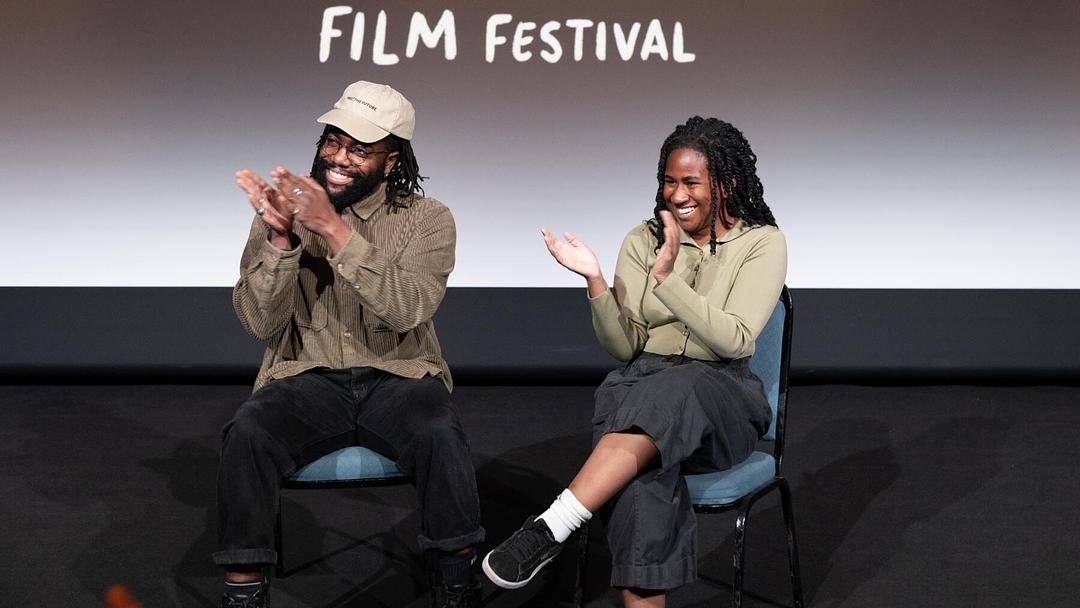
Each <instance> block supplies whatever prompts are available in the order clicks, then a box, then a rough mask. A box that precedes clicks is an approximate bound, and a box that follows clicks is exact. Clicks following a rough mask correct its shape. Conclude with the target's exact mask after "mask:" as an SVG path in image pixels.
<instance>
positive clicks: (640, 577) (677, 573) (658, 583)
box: [611, 556, 697, 589]
mask: <svg viewBox="0 0 1080 608" xmlns="http://www.w3.org/2000/svg"><path fill="white" fill-rule="evenodd" d="M696 580H697V556H690V557H686V558H683V559H680V560H674V561H670V562H665V563H663V564H653V565H648V566H623V565H619V564H612V566H611V586H612V587H623V588H632V589H674V588H676V587H681V586H683V585H685V584H687V583H692V582H694V581H696Z"/></svg>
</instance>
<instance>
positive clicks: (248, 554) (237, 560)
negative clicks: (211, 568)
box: [214, 549, 277, 567]
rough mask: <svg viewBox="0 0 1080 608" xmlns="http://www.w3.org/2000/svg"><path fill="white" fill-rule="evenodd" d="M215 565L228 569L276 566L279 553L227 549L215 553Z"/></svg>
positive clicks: (269, 550)
mask: <svg viewBox="0 0 1080 608" xmlns="http://www.w3.org/2000/svg"><path fill="white" fill-rule="evenodd" d="M214 563H215V564H217V565H219V566H226V567H228V566H248V565H252V566H254V565H269V564H276V563H277V552H276V551H274V550H273V549H226V550H225V551H217V552H215V553H214Z"/></svg>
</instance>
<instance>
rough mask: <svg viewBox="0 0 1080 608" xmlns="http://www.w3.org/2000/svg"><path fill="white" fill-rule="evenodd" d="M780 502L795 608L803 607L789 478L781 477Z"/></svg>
mask: <svg viewBox="0 0 1080 608" xmlns="http://www.w3.org/2000/svg"><path fill="white" fill-rule="evenodd" d="M780 502H781V505H783V509H784V528H785V530H786V531H787V548H788V566H789V568H790V576H791V598H792V605H793V606H794V607H795V608H802V607H803V605H804V604H803V590H802V572H801V571H800V570H799V548H798V544H797V543H796V540H795V509H794V507H793V506H792V504H791V489H790V488H789V487H788V483H787V479H783V478H781V479H780Z"/></svg>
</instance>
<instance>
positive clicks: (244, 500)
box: [214, 367, 484, 567]
mask: <svg viewBox="0 0 1080 608" xmlns="http://www.w3.org/2000/svg"><path fill="white" fill-rule="evenodd" d="M358 440H361V441H362V443H363V444H364V445H367V446H369V447H371V448H373V449H375V450H377V451H379V452H381V453H383V454H385V455H386V456H387V457H388V458H393V459H394V460H395V461H396V462H397V466H398V468H399V469H400V470H401V471H402V472H403V473H405V474H406V475H408V476H409V477H410V478H411V479H412V480H413V483H414V484H415V485H416V490H417V494H418V495H419V503H420V522H421V530H420V535H419V542H420V549H421V550H429V549H438V550H441V551H457V550H460V549H463V548H465V547H469V546H473V545H477V544H479V543H480V542H482V541H483V539H484V529H483V528H482V527H481V526H480V501H479V498H478V497H477V492H476V473H475V472H474V471H473V466H472V460H471V459H470V457H469V443H468V439H467V437H466V436H465V431H464V430H463V429H462V427H461V423H460V421H459V420H458V416H457V413H456V411H455V410H454V408H453V406H452V405H451V403H450V393H449V392H448V391H447V390H446V386H445V385H444V384H443V383H442V382H441V381H440V380H438V379H436V378H433V377H431V376H426V377H424V378H420V379H411V378H402V377H399V376H394V375H393V374H389V373H387V372H383V371H380V370H376V369H372V368H366V367H361V368H353V369H336V370H330V369H316V370H312V371H309V372H305V373H303V374H300V375H298V376H293V377H290V378H282V379H280V380H274V381H272V382H271V383H270V384H268V385H266V386H264V387H263V388H261V389H260V390H258V391H257V392H255V393H254V394H253V395H252V396H251V397H250V398H249V399H248V400H247V401H245V402H244V404H243V405H241V406H240V409H239V410H237V412H236V415H235V416H234V417H233V419H232V421H230V422H229V423H228V424H226V425H225V428H224V430H223V432H222V446H221V464H220V466H219V468H218V549H219V550H218V551H217V552H216V553H214V562H215V563H217V564H219V565H222V566H226V567H227V566H230V565H241V564H272V563H275V562H276V561H277V553H276V552H275V551H274V549H273V547H274V519H275V515H276V509H277V505H278V493H279V492H280V484H281V481H282V480H283V479H285V478H286V477H288V476H290V475H292V474H293V473H294V472H296V470H297V469H299V468H300V467H303V466H304V465H306V464H308V463H309V462H311V461H313V460H316V459H318V458H319V457H321V456H324V455H326V454H329V453H331V452H333V451H335V450H338V449H340V448H343V447H348V446H350V445H356V444H357V442H358Z"/></svg>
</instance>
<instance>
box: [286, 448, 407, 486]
mask: <svg viewBox="0 0 1080 608" xmlns="http://www.w3.org/2000/svg"><path fill="white" fill-rule="evenodd" d="M402 476H403V475H402V474H401V471H399V470H398V468H397V466H395V465H394V461H393V460H390V459H389V458H387V457H386V456H383V455H382V454H380V453H378V452H376V451H374V450H370V449H368V448H365V447H360V446H352V447H348V448H342V449H340V450H338V451H336V452H332V453H330V454H327V455H326V456H323V457H322V458H320V459H318V460H316V461H314V462H312V463H310V464H308V465H306V466H304V467H303V468H301V469H300V470H298V471H297V472H296V473H293V476H292V477H290V478H289V481H299V482H313V483H314V482H332V481H362V480H365V479H369V480H374V479H388V478H393V477H402Z"/></svg>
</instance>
